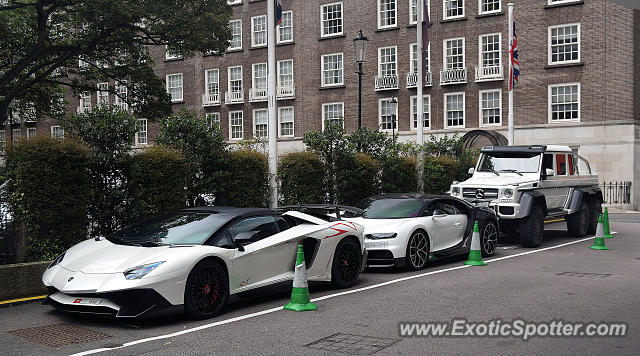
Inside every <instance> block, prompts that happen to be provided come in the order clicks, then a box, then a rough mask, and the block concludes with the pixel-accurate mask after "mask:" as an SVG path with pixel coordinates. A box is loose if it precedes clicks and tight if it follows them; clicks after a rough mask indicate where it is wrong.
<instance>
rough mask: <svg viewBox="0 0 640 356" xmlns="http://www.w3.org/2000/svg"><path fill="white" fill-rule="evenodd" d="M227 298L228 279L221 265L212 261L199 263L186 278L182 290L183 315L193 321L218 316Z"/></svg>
mask: <svg viewBox="0 0 640 356" xmlns="http://www.w3.org/2000/svg"><path fill="white" fill-rule="evenodd" d="M228 296H229V283H228V277H227V274H226V273H225V270H224V268H223V267H222V265H220V263H218V262H216V261H213V260H206V261H203V262H200V263H198V264H197V265H196V266H195V267H194V268H193V270H192V271H191V273H189V277H188V278H187V284H186V286H185V289H184V311H185V314H186V315H187V316H188V317H190V318H193V319H206V318H210V317H212V316H215V315H218V314H219V313H220V311H221V310H222V307H223V306H224V304H225V303H226V302H227V297H228Z"/></svg>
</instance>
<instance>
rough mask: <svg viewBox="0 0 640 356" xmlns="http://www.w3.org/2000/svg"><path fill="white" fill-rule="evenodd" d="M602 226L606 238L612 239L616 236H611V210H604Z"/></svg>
mask: <svg viewBox="0 0 640 356" xmlns="http://www.w3.org/2000/svg"><path fill="white" fill-rule="evenodd" d="M602 225H603V227H604V237H605V238H607V239H612V238H614V237H615V236H613V235H611V230H610V229H609V208H604V217H603V218H602Z"/></svg>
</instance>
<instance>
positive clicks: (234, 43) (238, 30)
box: [228, 20, 242, 50]
mask: <svg viewBox="0 0 640 356" xmlns="http://www.w3.org/2000/svg"><path fill="white" fill-rule="evenodd" d="M229 27H231V41H229V48H228V50H234V49H242V20H233V21H229Z"/></svg>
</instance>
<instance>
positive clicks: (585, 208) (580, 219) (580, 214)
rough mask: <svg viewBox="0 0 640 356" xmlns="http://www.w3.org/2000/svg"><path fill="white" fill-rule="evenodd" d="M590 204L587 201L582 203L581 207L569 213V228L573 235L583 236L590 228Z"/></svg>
mask: <svg viewBox="0 0 640 356" xmlns="http://www.w3.org/2000/svg"><path fill="white" fill-rule="evenodd" d="M589 215H590V214H589V204H587V202H586V201H584V200H583V201H582V203H580V209H578V211H576V212H575V213H573V214H570V215H567V217H566V220H567V230H568V231H569V235H570V236H573V237H583V236H585V235H586V234H587V231H588V230H589V220H590V217H589Z"/></svg>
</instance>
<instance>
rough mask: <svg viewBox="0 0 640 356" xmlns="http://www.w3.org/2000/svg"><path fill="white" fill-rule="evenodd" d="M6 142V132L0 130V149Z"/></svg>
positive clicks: (0, 149)
mask: <svg viewBox="0 0 640 356" xmlns="http://www.w3.org/2000/svg"><path fill="white" fill-rule="evenodd" d="M6 143H7V134H6V131H5V130H4V129H2V130H0V151H2V150H4V149H5V146H6Z"/></svg>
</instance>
